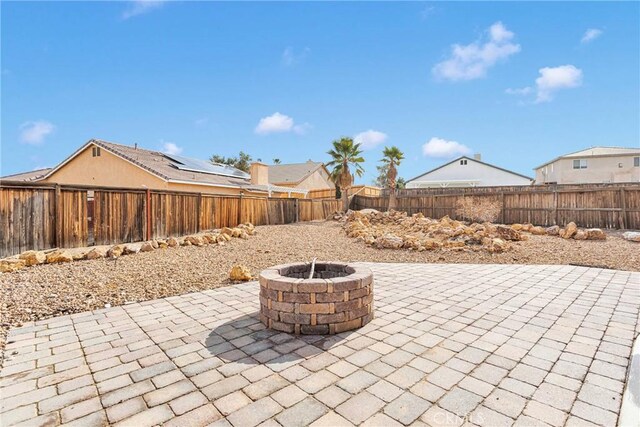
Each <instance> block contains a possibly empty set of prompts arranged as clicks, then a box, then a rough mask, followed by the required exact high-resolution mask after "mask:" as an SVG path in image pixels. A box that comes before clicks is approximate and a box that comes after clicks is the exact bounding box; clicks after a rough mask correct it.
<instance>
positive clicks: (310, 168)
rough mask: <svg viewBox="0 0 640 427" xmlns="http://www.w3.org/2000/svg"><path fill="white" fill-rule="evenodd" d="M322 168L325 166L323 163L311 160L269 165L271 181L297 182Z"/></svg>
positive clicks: (279, 182)
mask: <svg viewBox="0 0 640 427" xmlns="http://www.w3.org/2000/svg"><path fill="white" fill-rule="evenodd" d="M320 168H324V164H323V163H321V162H314V161H311V160H309V161H306V162H304V163H289V164H286V165H269V183H271V184H297V183H299V182H301V181H303V180H304V179H305V178H307V177H308V176H309V175H311V174H312V173H314V172H315V171H317V170H318V169H320Z"/></svg>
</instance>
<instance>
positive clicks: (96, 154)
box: [93, 147, 100, 157]
mask: <svg viewBox="0 0 640 427" xmlns="http://www.w3.org/2000/svg"><path fill="white" fill-rule="evenodd" d="M93 157H100V147H93Z"/></svg>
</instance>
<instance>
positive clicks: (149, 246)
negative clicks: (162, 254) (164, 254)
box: [140, 242, 154, 252]
mask: <svg viewBox="0 0 640 427" xmlns="http://www.w3.org/2000/svg"><path fill="white" fill-rule="evenodd" d="M153 249H154V248H153V244H152V243H151V242H144V243H143V244H142V245H141V246H140V252H152V251H153Z"/></svg>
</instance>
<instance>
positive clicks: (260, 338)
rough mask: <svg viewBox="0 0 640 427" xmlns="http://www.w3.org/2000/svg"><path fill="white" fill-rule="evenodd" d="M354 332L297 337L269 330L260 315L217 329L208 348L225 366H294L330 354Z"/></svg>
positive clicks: (238, 318)
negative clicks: (233, 363) (330, 350)
mask: <svg viewBox="0 0 640 427" xmlns="http://www.w3.org/2000/svg"><path fill="white" fill-rule="evenodd" d="M352 333H354V331H350V332H343V333H340V334H336V335H294V334H288V333H285V332H278V331H275V330H271V329H267V328H266V327H265V326H264V325H263V324H262V323H260V316H259V312H257V311H256V312H255V313H252V314H245V315H242V316H240V317H236V318H233V319H230V320H228V321H227V322H225V323H223V324H222V325H220V326H217V327H216V328H215V329H213V330H212V331H211V332H210V333H209V335H208V336H207V339H206V340H205V346H206V348H207V350H209V352H210V353H211V354H212V355H214V356H217V357H218V358H220V359H221V360H222V361H224V362H225V363H229V362H235V363H243V364H248V365H256V364H260V363H269V364H293V363H292V362H296V361H298V360H301V359H306V358H309V357H312V356H316V355H319V354H322V353H325V352H327V351H328V350H329V349H331V348H332V347H334V346H336V345H338V344H340V343H341V342H343V341H344V340H345V339H347V337H348V336H349V335H351V334H352Z"/></svg>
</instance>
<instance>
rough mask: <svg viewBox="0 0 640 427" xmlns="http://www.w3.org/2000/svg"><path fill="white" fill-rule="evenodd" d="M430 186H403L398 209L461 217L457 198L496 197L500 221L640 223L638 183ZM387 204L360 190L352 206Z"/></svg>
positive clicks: (614, 225) (604, 225)
mask: <svg viewBox="0 0 640 427" xmlns="http://www.w3.org/2000/svg"><path fill="white" fill-rule="evenodd" d="M429 190H431V191H429ZM429 190H428V189H419V190H400V191H399V192H398V193H399V194H398V196H397V207H396V209H397V210H399V211H406V212H407V213H408V214H410V215H411V214H414V213H418V212H421V213H422V214H424V215H425V216H428V217H431V218H440V217H443V216H445V215H449V216H450V217H451V218H457V219H460V218H459V215H458V214H457V213H456V208H457V205H458V202H459V201H461V200H463V199H465V198H471V199H472V200H477V201H481V200H491V201H494V202H497V203H498V204H499V205H500V206H501V208H502V209H501V212H500V217H499V218H498V219H497V221H499V222H502V223H506V224H515V223H532V224H535V225H541V226H550V225H560V226H564V225H566V224H567V223H569V222H571V221H574V222H575V223H576V224H577V225H578V226H579V227H598V228H619V229H640V184H638V183H628V184H601V185H581V186H574V185H571V186H562V185H556V186H528V187H514V188H511V187H487V188H465V189H455V190H457V191H455V190H454V189H446V191H443V190H444V189H429ZM461 190H463V191H461ZM388 205H389V198H388V196H385V197H361V196H355V197H354V200H353V201H352V204H351V207H352V208H353V209H364V208H373V209H378V210H386V209H387V207H388Z"/></svg>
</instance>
